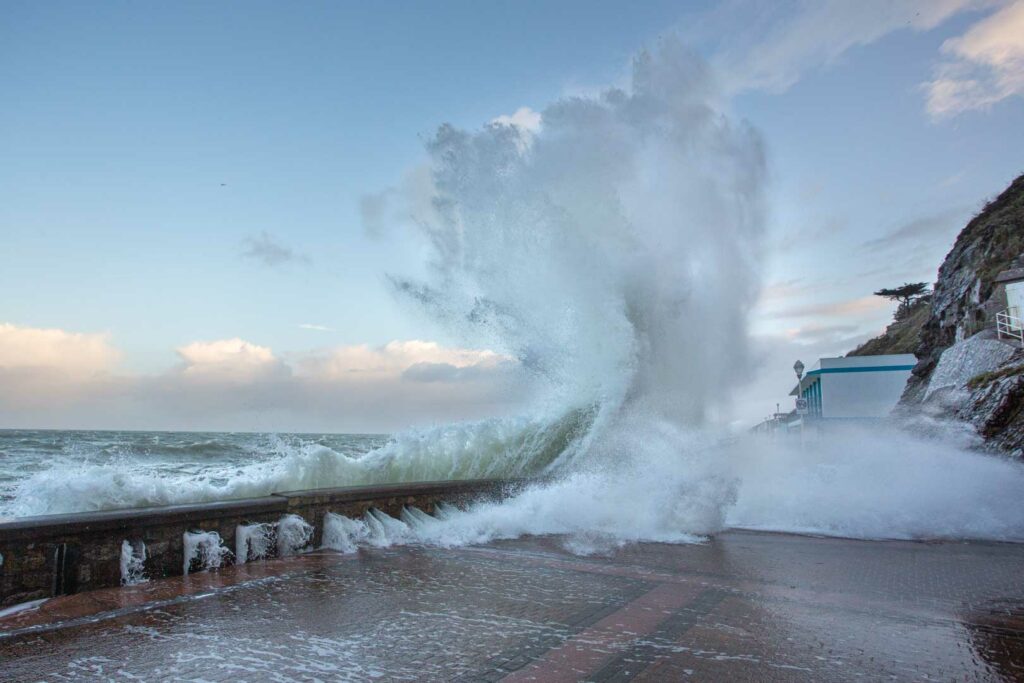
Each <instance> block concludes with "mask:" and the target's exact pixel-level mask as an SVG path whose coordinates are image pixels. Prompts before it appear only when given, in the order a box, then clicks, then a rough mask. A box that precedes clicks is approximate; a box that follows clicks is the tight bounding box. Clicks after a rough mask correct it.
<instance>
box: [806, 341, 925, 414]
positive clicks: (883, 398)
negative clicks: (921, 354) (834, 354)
mask: <svg viewBox="0 0 1024 683" xmlns="http://www.w3.org/2000/svg"><path fill="white" fill-rule="evenodd" d="M916 362H917V359H916V358H915V357H914V355H913V354H910V353H897V354H886V355H880V356H848V357H846V358H820V359H818V361H817V362H816V363H815V364H814V365H813V366H812V367H811V369H810V370H809V371H808V372H807V374H806V375H805V376H804V377H803V378H802V379H801V380H800V382H799V383H798V384H797V385H796V386H795V387H793V390H792V391H791V392H789V395H790V396H799V397H800V398H803V399H806V401H807V415H808V417H809V418H810V419H812V420H814V419H817V420H863V419H878V418H884V417H888V416H889V413H890V412H891V411H892V409H893V408H894V407H895V406H896V402H897V401H899V398H900V394H902V393H903V387H904V386H905V385H906V383H907V379H908V378H909V377H910V371H911V370H912V369H913V368H914V365H915V363H916Z"/></svg>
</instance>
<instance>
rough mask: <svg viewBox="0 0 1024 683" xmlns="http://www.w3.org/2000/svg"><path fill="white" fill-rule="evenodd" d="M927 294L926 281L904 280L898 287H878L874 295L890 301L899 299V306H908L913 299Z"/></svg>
mask: <svg viewBox="0 0 1024 683" xmlns="http://www.w3.org/2000/svg"><path fill="white" fill-rule="evenodd" d="M927 295H928V283H926V282H904V283H903V284H902V285H901V286H899V287H892V288H890V289H880V290H878V291H877V292H875V296H884V297H885V298H886V299H891V300H892V301H899V302H900V306H909V305H910V302H911V301H913V300H914V299H920V298H921V297H923V296H927Z"/></svg>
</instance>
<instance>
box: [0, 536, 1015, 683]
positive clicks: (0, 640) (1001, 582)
mask: <svg viewBox="0 0 1024 683" xmlns="http://www.w3.org/2000/svg"><path fill="white" fill-rule="evenodd" d="M0 631H2V632H3V633H2V635H0V680H3V681H65V680H97V679H98V680H145V681H163V680H175V681H177V680H195V681H227V680H231V681H265V680H266V681H316V680H319V681H334V680H352V681H365V680H381V681H392V680H401V681H412V680H424V681H453V680H454V681H495V680H505V681H576V680H588V681H626V680H637V681H675V680H728V681H847V680H850V681H852V680H859V681H876V680H941V681H953V680H982V681H1024V546H1013V545H1000V544H974V543H971V544H968V543H948V544H924V543H902V542H889V543H867V542H858V541H844V540H836V539H816V538H803V537H796V536H785V535H774V534H755V533H746V532H730V533H727V534H723V535H721V536H719V537H718V538H717V539H715V541H714V542H712V543H709V544H706V545H702V546H673V545H660V544H642V545H637V546H631V547H627V548H625V549H622V550H619V551H618V552H616V553H614V554H612V555H609V556H598V557H577V556H574V555H571V554H569V553H567V552H565V551H564V550H562V549H561V546H560V543H559V540H558V539H524V540H519V541H511V542H502V543H494V544H491V545H487V546H482V547H475V548H461V549H451V550H444V549H435V548H394V549H379V550H369V551H366V550H364V551H360V553H358V554H357V555H340V554H336V553H330V552H320V553H315V554H311V555H305V556H302V557H297V558H291V559H287V560H276V561H271V562H262V563H253V564H250V565H244V566H241V567H235V568H229V569H226V570H223V571H220V572H214V573H204V574H196V575H192V576H190V577H185V578H178V579H168V580H164V581H158V582H152V583H149V584H146V585H143V586H137V587H132V588H126V589H114V590H103V591H95V592H93V593H88V594H81V595H76V596H70V597H66V598H59V599H56V600H51V601H50V602H48V603H46V604H45V605H43V606H42V607H41V608H39V609H38V610H35V611H30V612H22V613H19V614H17V615H14V616H9V617H7V618H4V619H0Z"/></svg>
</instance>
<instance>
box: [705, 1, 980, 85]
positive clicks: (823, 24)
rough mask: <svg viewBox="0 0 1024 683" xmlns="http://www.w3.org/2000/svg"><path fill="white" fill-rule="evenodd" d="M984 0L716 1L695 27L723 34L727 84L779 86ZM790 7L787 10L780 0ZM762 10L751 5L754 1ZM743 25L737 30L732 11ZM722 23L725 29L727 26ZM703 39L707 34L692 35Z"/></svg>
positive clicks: (720, 61)
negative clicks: (717, 4) (896, 33)
mask: <svg viewBox="0 0 1024 683" xmlns="http://www.w3.org/2000/svg"><path fill="white" fill-rule="evenodd" d="M990 4H991V1H990V0H858V1H856V2H843V1H841V2H802V3H788V4H775V3H772V4H768V5H761V6H758V5H750V4H749V3H738V2H732V3H727V4H725V5H722V6H720V7H719V9H717V10H716V11H715V12H713V13H712V14H711V15H710V16H708V17H705V18H704V20H703V21H700V22H694V24H695V25H698V26H700V27H701V28H700V31H701V33H702V34H705V33H710V34H719V35H724V36H730V37H731V38H727V39H725V40H726V41H728V42H726V43H725V44H721V43H720V44H719V45H718V46H717V47H718V50H717V52H718V56H717V58H716V59H715V61H716V63H717V64H718V66H719V67H720V69H721V71H722V74H723V79H724V85H725V87H726V89H727V91H729V92H739V91H742V90H768V91H772V92H782V91H784V90H786V89H787V88H789V87H790V86H792V85H793V84H794V83H796V82H797V81H798V80H799V79H800V78H801V77H802V76H803V75H804V74H805V73H806V72H808V71H812V70H814V69H819V68H821V67H822V66H827V65H829V64H831V63H833V62H835V61H836V60H837V59H838V58H839V57H840V56H841V55H843V54H844V53H845V52H846V51H848V50H850V49H851V48H855V47H858V46H863V45H869V44H871V43H873V42H875V41H877V40H879V39H880V38H882V37H884V36H885V35H887V34H889V33H892V32H893V31H897V30H903V29H911V30H915V31H928V30H931V29H933V28H935V27H936V26H938V25H939V24H941V23H942V22H944V21H945V20H947V19H949V18H950V17H952V16H953V15H955V14H958V13H960V12H963V11H965V10H970V9H975V8H978V7H983V6H986V5H990ZM780 7H782V8H794V7H795V9H793V11H790V12H788V13H786V12H780V11H779V8H780ZM764 8H767V11H763V12H760V13H758V10H759V9H764ZM738 15H742V16H744V17H745V18H746V20H747V21H745V22H744V24H745V25H746V26H749V28H748V29H746V30H745V31H743V30H736V29H735V27H736V25H737V16H738ZM726 29H729V30H726ZM698 38H704V40H705V42H706V41H707V39H708V37H707V36H703V35H702V36H698Z"/></svg>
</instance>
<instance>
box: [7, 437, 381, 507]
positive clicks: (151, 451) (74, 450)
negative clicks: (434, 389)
mask: <svg viewBox="0 0 1024 683" xmlns="http://www.w3.org/2000/svg"><path fill="white" fill-rule="evenodd" d="M387 441H388V437H387V436H386V435H381V434H280V433H278V434H259V433H229V432H143V431H74V430H21V429H15V430H0V515H3V516H15V515H19V514H26V513H27V514H32V513H34V512H48V511H50V510H49V509H47V506H46V505H41V504H40V505H34V504H33V503H34V491H33V488H37V489H38V490H39V493H40V494H41V495H51V494H57V495H59V494H60V491H61V490H62V489H63V491H64V492H65V493H66V494H71V493H73V494H74V495H75V496H76V497H79V496H85V497H88V494H89V492H88V491H87V490H83V489H84V488H85V487H88V486H90V485H95V484H97V483H99V482H97V481H96V480H97V479H98V478H99V477H101V476H102V474H103V473H108V474H109V475H110V477H111V478H112V479H115V480H118V479H120V480H122V481H124V480H128V479H131V480H134V481H136V482H148V483H153V484H155V483H156V482H161V481H162V482H178V483H179V484H184V483H186V482H193V483H197V482H202V483H203V484H204V485H206V486H210V487H214V488H218V487H219V488H225V490H226V493H227V489H229V488H230V483H231V480H232V479H233V478H235V477H239V476H244V472H246V471H251V470H252V469H253V468H254V467H255V468H261V466H262V468H266V467H273V466H275V465H276V464H278V463H280V462H282V461H283V460H285V459H287V458H288V457H289V456H291V455H293V454H295V453H297V452H303V451H309V450H317V451H321V450H323V451H327V452H330V453H332V454H334V455H335V456H336V457H339V458H353V459H354V458H358V457H359V456H362V455H365V454H366V453H368V452H370V451H372V450H374V449H377V448H380V447H381V446H383V445H384V444H385V443H387ZM111 483H114V482H111ZM125 483H127V482H125ZM54 485H57V486H58V488H56V489H55V487H54ZM127 488H132V487H130V486H129V487H127ZM155 488H156V487H155V486H154V489H155ZM92 493H93V495H94V502H95V506H85V507H94V509H100V508H109V507H112V506H116V505H113V504H112V501H110V500H108V496H109V494H110V490H109V488H106V487H104V488H103V489H102V490H101V489H96V490H94V491H93V492H92ZM153 493H154V497H157V496H156V495H155V494H156V493H157V492H156V491H155V490H154V491H153ZM228 495H229V496H230V493H228ZM140 502H143V501H138V500H131V499H127V498H126V500H124V504H125V506H128V507H131V506H135V505H138V504H139V503H140ZM153 502H160V501H158V500H154V501H153ZM55 507H57V508H58V509H59V507H60V506H55ZM21 508H25V509H21Z"/></svg>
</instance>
